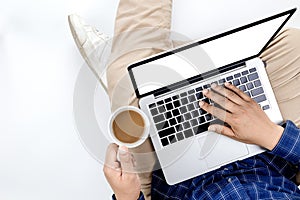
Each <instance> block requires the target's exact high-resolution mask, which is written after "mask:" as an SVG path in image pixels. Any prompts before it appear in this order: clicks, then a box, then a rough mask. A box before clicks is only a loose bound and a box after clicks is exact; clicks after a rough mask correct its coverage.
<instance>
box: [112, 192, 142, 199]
mask: <svg viewBox="0 0 300 200" xmlns="http://www.w3.org/2000/svg"><path fill="white" fill-rule="evenodd" d="M141 194H142V193H141V192H139V193H138V194H132V195H118V194H115V197H116V200H138V199H139V198H140V196H141Z"/></svg>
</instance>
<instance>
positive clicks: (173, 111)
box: [172, 109, 180, 117]
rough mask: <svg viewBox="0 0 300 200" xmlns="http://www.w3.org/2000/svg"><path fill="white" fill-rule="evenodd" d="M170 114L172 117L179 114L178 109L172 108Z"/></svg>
mask: <svg viewBox="0 0 300 200" xmlns="http://www.w3.org/2000/svg"><path fill="white" fill-rule="evenodd" d="M172 114H173V116H174V117H176V116H177V115H180V113H179V110H178V109H175V110H172Z"/></svg>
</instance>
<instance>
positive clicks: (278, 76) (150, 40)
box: [107, 0, 300, 199]
mask: <svg viewBox="0 0 300 200" xmlns="http://www.w3.org/2000/svg"><path fill="white" fill-rule="evenodd" d="M171 15H172V0H160V1H154V0H148V1H143V0H120V3H119V7H118V11H117V17H116V21H115V37H114V40H113V48H112V52H111V59H110V65H109V67H108V70H107V80H108V92H109V96H110V100H111V105H112V110H115V109H116V108H118V107H120V106H123V105H133V106H138V101H137V99H136V98H135V94H134V91H133V88H132V86H131V81H130V79H129V77H128V73H127V65H128V64H129V63H132V62H134V61H137V60H140V59H142V58H145V57H148V56H150V55H153V54H156V53H159V52H161V51H163V50H167V49H169V48H172V47H174V46H176V45H174V44H176V43H178V42H172V41H171V40H170V37H169V32H168V31H169V30H170V24H171ZM299 41H300V30H297V29H288V30H285V31H283V32H281V33H280V34H279V35H278V36H277V37H276V39H275V40H274V41H273V42H272V44H271V45H270V46H269V47H268V48H267V49H266V51H265V52H264V53H263V54H262V56H261V57H262V59H263V60H264V61H266V63H267V72H268V75H269V78H270V81H271V84H272V87H273V89H274V92H275V95H276V98H277V101H278V103H279V107H280V110H281V112H282V115H283V117H284V119H285V120H287V119H289V120H292V121H293V122H295V123H296V124H297V125H298V126H299V125H300V42H299ZM179 43H182V42H179ZM132 151H133V152H135V153H136V152H138V153H149V154H147V156H145V158H144V159H141V160H138V161H137V163H138V165H143V167H142V170H141V171H143V172H144V173H139V176H140V179H141V184H142V192H143V193H144V195H145V197H146V199H150V192H151V171H152V168H153V166H154V163H155V153H154V151H153V148H152V145H151V142H150V140H149V139H148V140H147V141H146V142H145V143H144V144H143V145H141V146H140V147H138V148H136V149H133V150H132Z"/></svg>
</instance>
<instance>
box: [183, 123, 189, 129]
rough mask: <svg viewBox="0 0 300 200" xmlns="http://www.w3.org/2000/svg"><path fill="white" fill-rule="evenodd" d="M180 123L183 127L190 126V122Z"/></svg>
mask: <svg viewBox="0 0 300 200" xmlns="http://www.w3.org/2000/svg"><path fill="white" fill-rule="evenodd" d="M182 125H183V128H184V129H188V128H190V127H191V124H190V122H184V123H183V124H182Z"/></svg>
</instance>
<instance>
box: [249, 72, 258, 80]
mask: <svg viewBox="0 0 300 200" xmlns="http://www.w3.org/2000/svg"><path fill="white" fill-rule="evenodd" d="M248 79H249V81H253V80H255V79H258V74H257V73H254V74H250V75H248Z"/></svg>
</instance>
